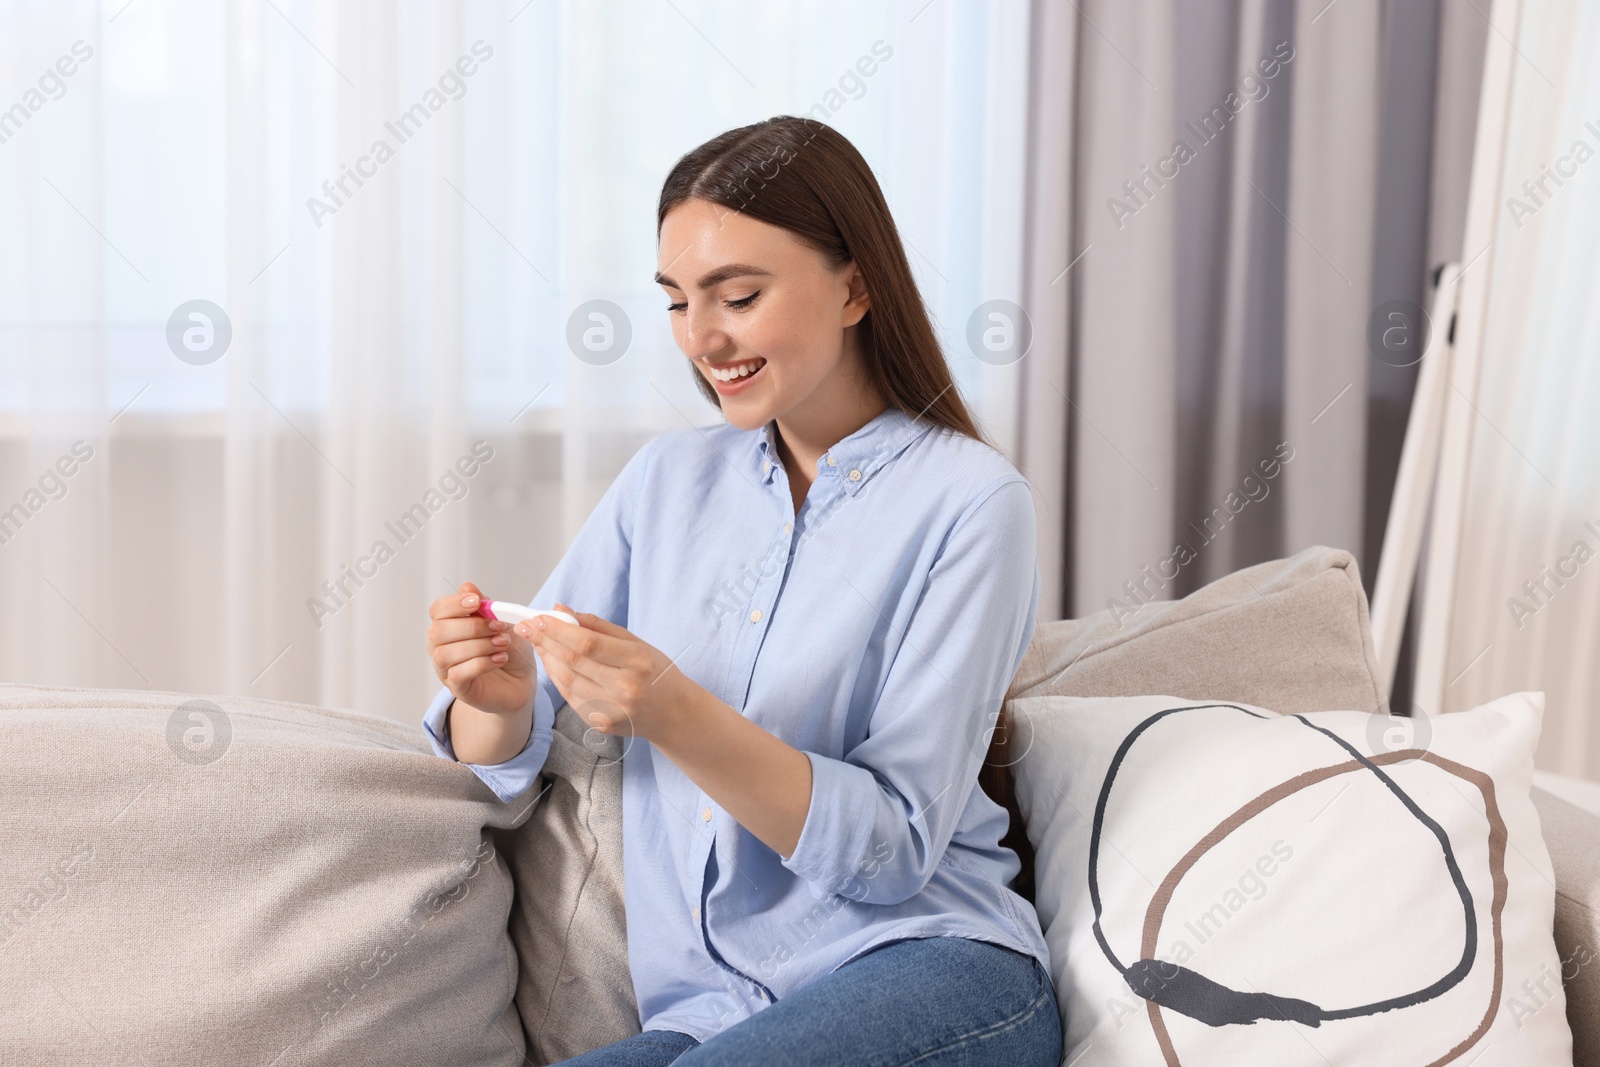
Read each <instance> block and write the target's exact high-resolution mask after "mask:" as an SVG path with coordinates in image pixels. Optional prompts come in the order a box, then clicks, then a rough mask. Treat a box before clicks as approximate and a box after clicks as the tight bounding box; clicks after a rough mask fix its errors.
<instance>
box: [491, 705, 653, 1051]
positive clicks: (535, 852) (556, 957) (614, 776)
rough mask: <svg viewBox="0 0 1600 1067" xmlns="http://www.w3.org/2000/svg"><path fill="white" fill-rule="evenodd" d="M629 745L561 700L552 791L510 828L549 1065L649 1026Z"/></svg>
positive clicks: (539, 1040) (537, 1033)
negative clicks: (633, 906)
mask: <svg viewBox="0 0 1600 1067" xmlns="http://www.w3.org/2000/svg"><path fill="white" fill-rule="evenodd" d="M622 746H623V739H622V738H621V737H615V736H610V735H607V734H602V733H600V732H598V731H596V730H591V729H589V727H588V726H587V725H585V724H584V722H583V721H582V720H581V719H579V718H578V715H577V713H576V712H574V711H573V710H572V708H571V706H570V705H567V704H562V706H561V707H560V708H559V709H558V710H557V711H556V720H555V734H554V737H553V739H552V741H551V744H550V754H549V755H548V756H546V757H545V763H544V769H543V772H542V774H543V777H544V780H545V782H546V784H545V785H544V786H542V787H541V788H542V789H544V790H545V792H544V797H543V799H542V800H540V801H539V803H538V804H536V805H535V806H534V808H533V813H532V815H531V816H530V817H529V818H528V820H527V821H526V822H525V823H523V824H522V825H521V826H520V827H518V828H517V829H515V830H511V831H508V832H507V833H505V834H504V835H503V836H504V846H503V848H502V850H501V852H502V855H504V856H505V857H506V859H507V861H508V862H509V863H510V865H511V872H512V876H513V878H514V880H515V882H516V902H515V904H514V906H513V908H512V912H511V938H512V940H513V941H514V942H515V943H516V946H517V952H518V954H519V955H520V956H521V957H522V974H521V977H520V978H519V980H518V982H517V1008H518V1009H519V1011H520V1014H521V1016H522V1024H523V1028H524V1029H525V1031H526V1033H527V1040H528V1058H529V1060H530V1061H531V1062H532V1063H534V1064H538V1065H541V1067H542V1065H545V1064H551V1063H556V1062H559V1061H560V1060H564V1059H567V1058H568V1057H571V1056H576V1055H578V1054H579V1053H582V1052H587V1051H588V1050H590V1049H594V1048H599V1047H600V1046H601V1045H605V1044H609V1043H610V1042H612V1041H620V1040H622V1039H623V1038H625V1037H630V1036H632V1035H633V1034H637V1033H638V1032H639V1008H638V1003H637V1002H636V1001H635V1000H634V993H633V981H632V977H631V972H630V971H629V969H628V940H627V938H628V930H627V920H626V917H625V915H624V909H623V900H622V751H623V748H622ZM462 770H463V771H464V772H466V773H467V774H469V775H470V774H471V772H470V771H466V769H465V768H462ZM484 791H485V793H487V792H488V787H487V786H485V787H484ZM525 800H526V798H519V799H518V800H515V801H513V802H512V803H513V804H520V803H524V802H525ZM552 858H554V860H555V862H552Z"/></svg>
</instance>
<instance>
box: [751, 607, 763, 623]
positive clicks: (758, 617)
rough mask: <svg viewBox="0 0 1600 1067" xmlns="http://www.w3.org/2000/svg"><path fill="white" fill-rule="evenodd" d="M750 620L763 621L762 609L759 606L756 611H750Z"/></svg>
mask: <svg viewBox="0 0 1600 1067" xmlns="http://www.w3.org/2000/svg"><path fill="white" fill-rule="evenodd" d="M750 621H751V622H760V621H761V609H760V608H757V609H756V610H754V611H752V612H751V613H750Z"/></svg>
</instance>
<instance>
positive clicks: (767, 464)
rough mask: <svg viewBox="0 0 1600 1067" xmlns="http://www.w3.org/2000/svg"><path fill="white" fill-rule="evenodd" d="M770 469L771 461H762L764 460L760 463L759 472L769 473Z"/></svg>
mask: <svg viewBox="0 0 1600 1067" xmlns="http://www.w3.org/2000/svg"><path fill="white" fill-rule="evenodd" d="M771 469H772V460H770V459H764V460H762V461H761V470H762V471H763V472H766V471H769V470H771Z"/></svg>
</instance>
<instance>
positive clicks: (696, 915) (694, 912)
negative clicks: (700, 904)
mask: <svg viewBox="0 0 1600 1067" xmlns="http://www.w3.org/2000/svg"><path fill="white" fill-rule="evenodd" d="M689 914H690V915H693V916H694V921H695V922H699V921H700V909H699V908H691V909H690V910H689Z"/></svg>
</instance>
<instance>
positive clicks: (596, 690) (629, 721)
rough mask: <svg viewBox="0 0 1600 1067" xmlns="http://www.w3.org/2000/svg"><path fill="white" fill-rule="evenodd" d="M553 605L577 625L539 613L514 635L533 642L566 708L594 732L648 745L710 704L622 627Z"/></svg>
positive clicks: (702, 690) (701, 691)
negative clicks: (570, 708) (574, 712)
mask: <svg viewBox="0 0 1600 1067" xmlns="http://www.w3.org/2000/svg"><path fill="white" fill-rule="evenodd" d="M556 608H557V610H560V611H565V612H567V613H568V614H569V615H572V616H573V617H574V618H576V619H577V620H578V621H579V623H580V624H581V625H578V626H573V625H572V624H570V623H566V622H562V621H561V620H560V619H557V618H555V617H553V616H550V615H540V616H537V617H536V618H532V619H529V620H527V621H525V622H519V623H518V624H517V625H516V627H515V631H516V633H518V634H519V635H521V636H522V637H525V638H527V639H528V641H530V642H531V643H532V644H533V647H534V650H535V651H536V652H538V654H539V659H540V661H541V662H543V663H544V669H545V673H546V674H548V675H549V676H550V680H551V681H552V682H554V683H555V686H556V688H557V689H558V690H560V692H561V695H562V696H563V697H565V698H566V700H567V703H568V704H571V705H572V710H573V711H576V712H577V713H578V715H579V717H580V718H582V719H583V720H584V721H585V722H587V723H588V724H589V725H590V726H592V727H594V728H595V729H596V730H599V731H600V732H601V733H604V734H619V735H621V736H624V737H643V738H645V739H646V740H650V739H651V738H652V737H653V736H659V735H660V734H661V733H662V732H663V731H665V730H667V729H670V728H672V727H674V726H676V725H679V724H680V723H681V722H682V721H683V720H684V719H685V718H686V717H687V716H688V714H690V713H691V712H692V709H693V708H695V707H699V706H703V705H702V704H701V702H702V701H707V700H714V699H715V698H714V697H712V695H711V693H710V692H709V691H708V690H706V689H705V688H704V687H703V686H701V685H699V684H698V683H696V682H695V681H694V680H693V679H691V678H690V677H689V676H688V675H686V674H684V673H683V672H682V671H680V670H679V669H678V668H677V666H676V665H674V664H673V662H672V660H671V659H669V658H668V657H667V656H666V655H665V654H664V653H663V652H661V651H660V650H659V649H657V648H656V647H655V646H653V645H650V644H648V643H646V642H644V641H641V640H640V639H639V638H637V637H635V636H634V635H633V634H631V633H629V632H628V631H627V630H625V629H623V628H622V627H620V626H618V625H616V624H615V623H612V622H610V621H608V620H606V619H603V618H601V617H600V616H598V615H590V614H587V613H585V612H580V611H573V610H572V609H571V608H570V607H567V606H566V605H564V604H557V605H556ZM541 623H543V626H542V627H541V626H540V624H541Z"/></svg>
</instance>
